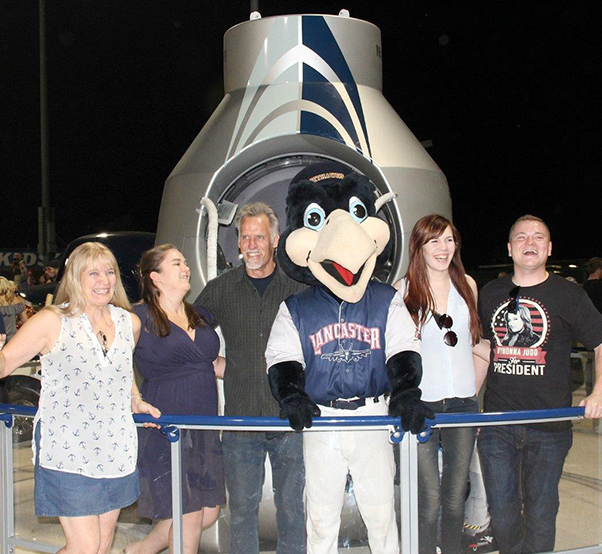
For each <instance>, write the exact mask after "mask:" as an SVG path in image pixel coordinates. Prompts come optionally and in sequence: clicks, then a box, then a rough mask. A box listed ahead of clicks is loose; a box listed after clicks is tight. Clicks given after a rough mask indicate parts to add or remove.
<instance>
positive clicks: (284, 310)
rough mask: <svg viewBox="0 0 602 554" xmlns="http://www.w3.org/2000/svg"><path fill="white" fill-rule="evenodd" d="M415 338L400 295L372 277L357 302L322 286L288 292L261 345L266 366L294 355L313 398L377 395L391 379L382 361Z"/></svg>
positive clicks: (412, 346) (413, 344) (410, 346)
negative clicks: (264, 346) (340, 297)
mask: <svg viewBox="0 0 602 554" xmlns="http://www.w3.org/2000/svg"><path fill="white" fill-rule="evenodd" d="M406 350H413V351H415V352H419V350H420V341H419V339H418V336H417V333H416V326H415V325H414V322H413V321H412V319H411V317H410V314H409V312H408V311H407V308H406V307H405V304H404V302H403V299H402V297H401V295H400V294H399V293H397V292H396V291H395V289H394V288H392V287H391V286H389V285H385V284H382V283H377V282H374V281H371V282H370V283H369V284H368V287H367V289H366V293H365V294H364V296H363V297H362V299H361V300H360V301H359V302H356V303H348V302H339V301H338V300H337V299H335V298H334V297H333V296H332V295H331V294H330V293H329V292H327V291H326V290H325V289H324V288H323V287H319V286H314V287H311V288H309V289H307V290H305V291H303V292H300V293H297V294H295V295H293V296H290V297H289V298H288V299H287V300H285V301H284V302H283V303H282V304H281V305H280V310H279V312H278V315H277V316H276V320H275V321H274V325H273V327H272V332H271V334H270V339H269V341H268V346H267V350H266V358H267V366H268V367H271V366H272V365H274V364H277V363H280V362H285V361H297V362H299V363H300V364H302V365H303V366H304V368H305V391H306V392H307V394H308V395H309V397H310V398H311V399H312V400H313V401H314V402H316V403H317V404H322V405H324V404H328V402H330V401H331V400H336V399H350V398H354V397H360V398H364V397H377V396H381V395H382V394H384V393H386V392H389V391H390V388H391V385H390V382H389V377H388V375H387V369H386V366H385V364H386V361H387V360H388V359H389V358H390V357H391V356H393V355H394V354H397V353H398V352H403V351H406Z"/></svg>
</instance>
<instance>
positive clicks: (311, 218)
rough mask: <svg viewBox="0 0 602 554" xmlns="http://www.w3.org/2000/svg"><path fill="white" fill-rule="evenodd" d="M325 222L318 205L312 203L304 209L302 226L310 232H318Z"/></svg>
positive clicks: (322, 211) (323, 214) (324, 215)
mask: <svg viewBox="0 0 602 554" xmlns="http://www.w3.org/2000/svg"><path fill="white" fill-rule="evenodd" d="M325 221H326V213H324V210H323V209H322V207H321V206H320V205H319V204H316V203H315V202H312V203H311V204H310V205H309V206H307V208H305V214H304V215H303V225H305V226H306V227H307V228H308V229H311V230H312V231H319V230H320V229H321V228H322V226H323V225H324V222H325Z"/></svg>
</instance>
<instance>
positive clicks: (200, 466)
mask: <svg viewBox="0 0 602 554" xmlns="http://www.w3.org/2000/svg"><path fill="white" fill-rule="evenodd" d="M140 274H141V278H142V299H143V303H142V304H139V305H137V306H135V307H134V311H135V312H136V314H137V315H138V317H140V320H141V322H142V330H141V333H140V340H139V342H138V346H137V348H136V352H135V361H136V365H137V367H138V370H139V371H140V373H141V374H142V376H143V377H144V382H143V383H142V386H141V388H140V390H141V394H142V395H143V396H144V398H145V399H148V401H149V402H153V403H154V405H155V406H157V407H158V408H159V409H160V410H161V411H162V412H163V413H164V414H185V415H217V383H216V375H219V376H220V377H221V376H223V370H224V366H225V360H224V358H222V357H221V356H218V352H219V338H218V336H217V334H216V333H215V331H214V330H213V328H212V326H211V323H213V316H212V315H211V314H210V313H209V312H208V311H207V310H204V309H202V308H195V307H193V306H192V305H190V304H188V303H187V302H185V301H184V297H185V296H186V294H187V293H188V291H189V290H190V283H189V280H190V269H189V268H188V265H187V263H186V259H185V258H184V256H183V255H182V253H181V252H179V251H178V250H177V249H176V247H175V246H172V245H170V244H165V245H161V246H156V247H155V248H153V249H151V250H149V251H147V252H145V253H144V254H143V255H142V259H141V260H140ZM138 433H139V454H138V467H139V471H140V490H141V495H140V499H139V500H138V512H139V514H140V515H141V516H143V517H147V518H149V519H152V520H154V521H155V522H157V523H156V525H155V526H154V528H153V530H152V531H151V533H150V534H149V535H148V536H147V537H145V538H144V539H143V540H141V541H139V542H136V543H133V544H130V545H128V547H127V549H126V552H128V554H130V553H136V552H160V551H161V550H164V549H165V548H167V547H168V546H169V547H170V551H171V546H172V531H173V528H172V511H171V500H172V499H171V454H170V443H169V441H168V440H167V439H166V438H165V437H164V436H163V435H162V433H161V432H160V431H158V430H157V429H139V431H138ZM180 440H181V441H182V506H183V513H184V516H183V525H182V527H183V546H184V552H190V553H196V552H197V550H198V547H199V542H200V539H201V531H202V529H204V528H207V527H209V526H211V525H213V523H215V521H216V520H217V517H218V515H219V509H220V505H222V504H225V502H226V498H225V488H224V475H223V466H222V451H221V444H220V441H219V433H218V431H200V430H186V429H184V430H182V434H181V439H180Z"/></svg>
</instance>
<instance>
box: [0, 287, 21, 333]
mask: <svg viewBox="0 0 602 554" xmlns="http://www.w3.org/2000/svg"><path fill="white" fill-rule="evenodd" d="M25 308H26V306H25V303H24V302H23V301H22V300H21V297H20V296H19V295H18V294H17V287H16V285H15V283H14V281H9V280H8V279H7V278H6V277H0V316H2V320H3V322H4V328H5V329H6V341H7V342H8V341H9V340H10V339H12V338H13V336H14V335H15V333H16V332H17V323H20V324H22V323H25V322H26V321H27V312H26V310H25Z"/></svg>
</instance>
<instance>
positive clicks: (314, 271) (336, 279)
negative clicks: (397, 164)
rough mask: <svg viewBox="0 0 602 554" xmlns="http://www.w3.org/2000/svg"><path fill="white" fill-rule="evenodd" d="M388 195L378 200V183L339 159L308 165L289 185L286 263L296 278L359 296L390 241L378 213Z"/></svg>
mask: <svg viewBox="0 0 602 554" xmlns="http://www.w3.org/2000/svg"><path fill="white" fill-rule="evenodd" d="M388 199H389V198H386V199H385V197H381V199H379V202H376V187H375V186H374V184H373V183H372V182H371V181H370V180H369V179H368V178H367V177H364V176H363V175H360V174H358V173H355V172H353V171H351V170H350V169H349V168H347V167H345V166H343V165H341V164H338V163H336V162H321V163H318V164H314V165H311V166H308V167H306V168H305V169H303V170H302V171H301V172H300V173H299V174H298V175H296V176H295V178H294V179H293V180H292V182H291V185H290V187H289V191H288V196H287V199H286V215H287V221H286V229H285V231H284V232H283V233H282V236H281V238H280V248H279V249H278V258H279V262H280V265H281V267H282V268H283V269H284V271H286V273H287V274H288V275H290V276H291V277H293V278H294V279H296V280H297V281H301V282H303V283H307V284H310V285H323V286H325V287H326V288H327V289H329V290H330V291H331V292H332V293H333V294H334V295H335V296H337V297H338V298H340V299H341V300H344V301H346V302H351V303H355V302H358V301H359V300H360V299H361V298H362V297H363V296H364V292H365V291H366V287H367V285H368V282H369V281H370V278H371V277H372V273H373V271H374V268H375V265H376V258H377V257H378V255H379V254H380V253H381V252H382V251H383V249H384V248H385V246H386V244H387V243H388V242H389V227H388V225H387V224H386V223H385V222H384V221H383V220H381V219H379V218H378V217H375V216H376V212H377V211H378V210H379V209H380V206H382V204H383V203H384V201H386V200H388ZM380 200H384V201H380Z"/></svg>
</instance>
